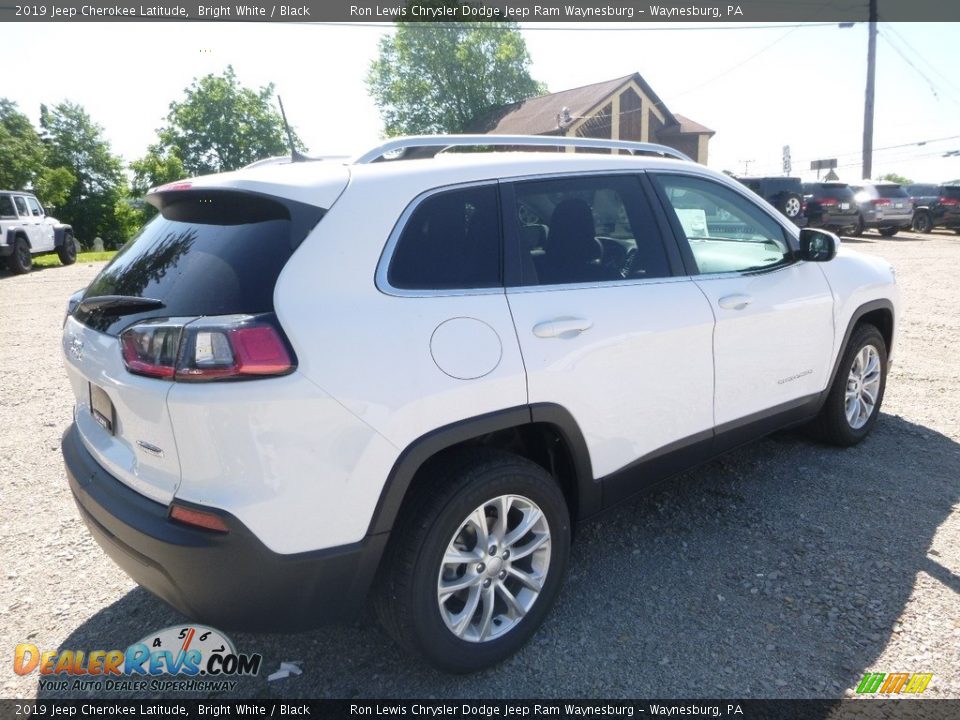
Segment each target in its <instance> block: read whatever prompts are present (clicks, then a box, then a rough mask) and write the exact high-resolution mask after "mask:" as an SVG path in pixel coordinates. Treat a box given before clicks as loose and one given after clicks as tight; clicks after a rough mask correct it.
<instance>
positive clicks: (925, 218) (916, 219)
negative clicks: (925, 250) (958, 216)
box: [911, 210, 933, 233]
mask: <svg viewBox="0 0 960 720" xmlns="http://www.w3.org/2000/svg"><path fill="white" fill-rule="evenodd" d="M911 229H912V230H913V231H914V232H918V233H928V232H930V231H931V230H933V220H932V219H931V218H930V213H928V212H926V211H923V210H921V211H919V212H915V213H914V214H913V222H912V223H911Z"/></svg>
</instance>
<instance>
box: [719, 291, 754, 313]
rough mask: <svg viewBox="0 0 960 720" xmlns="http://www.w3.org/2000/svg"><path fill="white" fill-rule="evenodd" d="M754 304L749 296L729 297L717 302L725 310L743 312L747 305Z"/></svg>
mask: <svg viewBox="0 0 960 720" xmlns="http://www.w3.org/2000/svg"><path fill="white" fill-rule="evenodd" d="M752 302H753V298H752V297H750V296H749V295H727V296H726V297H722V298H720V299H719V300H718V301H717V304H718V305H719V306H720V307H722V308H723V309H725V310H743V309H744V308H745V307H746V306H747V305H749V304H750V303H752Z"/></svg>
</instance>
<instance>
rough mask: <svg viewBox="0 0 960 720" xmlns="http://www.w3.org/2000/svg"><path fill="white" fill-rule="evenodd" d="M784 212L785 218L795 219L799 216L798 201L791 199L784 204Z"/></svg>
mask: <svg viewBox="0 0 960 720" xmlns="http://www.w3.org/2000/svg"><path fill="white" fill-rule="evenodd" d="M783 209H784V211H785V212H786V216H787V217H791V218H792V217H796V216H797V215H799V214H800V201H799V200H797V199H796V198H794V197H792V198H790V199H788V200H787V202H786V203H784V208H783Z"/></svg>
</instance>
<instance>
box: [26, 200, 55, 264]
mask: <svg viewBox="0 0 960 720" xmlns="http://www.w3.org/2000/svg"><path fill="white" fill-rule="evenodd" d="M26 201H27V209H28V210H29V211H30V218H31V220H32V222H33V224H32V226H31V227H32V229H33V235H32V236H31V238H30V243H31V244H32V245H33V250H34V252H46V251H47V250H53V248H54V233H53V225H51V224H50V223H48V222H46V218H45V216H44V213H43V208H42V207H40V203H39V202H37V199H36V198H34V197H30V196H29V195H27V196H26Z"/></svg>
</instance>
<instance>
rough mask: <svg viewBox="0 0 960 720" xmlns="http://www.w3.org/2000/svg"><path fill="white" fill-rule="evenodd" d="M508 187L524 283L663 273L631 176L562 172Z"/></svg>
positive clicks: (658, 243) (666, 270)
mask: <svg viewBox="0 0 960 720" xmlns="http://www.w3.org/2000/svg"><path fill="white" fill-rule="evenodd" d="M514 188H515V197H516V207H517V213H516V217H515V218H513V219H512V221H513V222H516V230H517V234H518V237H519V242H520V254H521V256H520V259H521V268H522V273H523V284H524V285H563V284H568V283H596V282H604V281H608V282H609V281H616V280H633V279H646V278H660V277H666V276H668V275H670V266H669V263H668V261H667V255H666V251H665V250H664V247H663V241H662V240H661V237H660V233H659V231H658V229H657V225H656V223H655V221H654V218H653V215H652V213H651V210H650V207H649V205H648V204H647V201H646V199H645V198H644V196H643V192H642V190H641V188H640V181H639V179H638V178H636V177H632V176H627V175H616V176H609V177H597V176H581V177H566V178H560V179H555V180H535V181H530V182H520V183H517V184H516V185H515V186H514ZM507 221H508V222H510V221H511V219H510V218H508V220H507Z"/></svg>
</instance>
